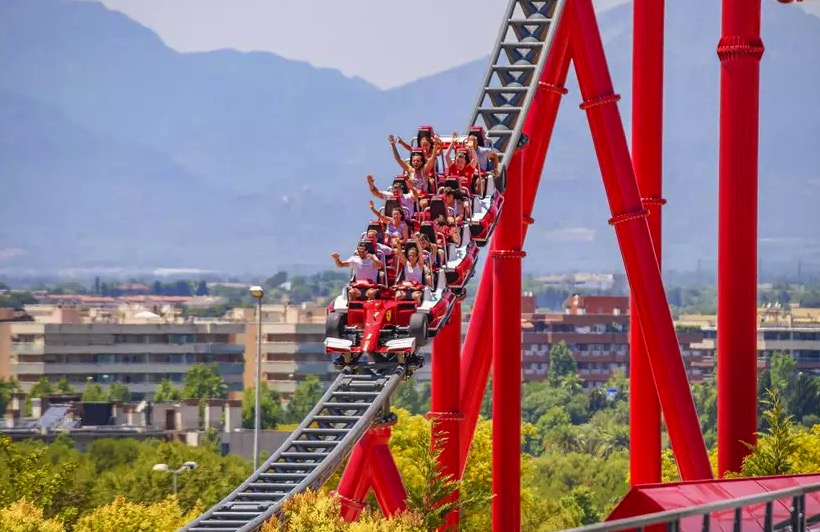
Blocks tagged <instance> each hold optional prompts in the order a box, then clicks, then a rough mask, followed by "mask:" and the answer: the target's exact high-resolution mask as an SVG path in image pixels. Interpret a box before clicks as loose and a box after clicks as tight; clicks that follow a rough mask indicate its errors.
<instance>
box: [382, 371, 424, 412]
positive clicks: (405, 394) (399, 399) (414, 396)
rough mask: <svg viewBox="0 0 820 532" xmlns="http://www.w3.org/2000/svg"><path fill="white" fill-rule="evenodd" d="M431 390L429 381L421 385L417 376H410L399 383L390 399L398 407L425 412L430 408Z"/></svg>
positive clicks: (409, 410)
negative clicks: (417, 380)
mask: <svg viewBox="0 0 820 532" xmlns="http://www.w3.org/2000/svg"><path fill="white" fill-rule="evenodd" d="M431 391H432V389H431V387H430V383H429V382H425V383H423V384H422V385H421V386H419V384H418V383H417V382H416V378H415V377H410V378H409V379H407V380H406V381H404V382H402V383H401V384H400V385H399V387H398V388H397V389H396V391H395V393H394V394H393V397H391V399H390V401H391V403H392V405H393V406H395V407H396V408H401V409H402V410H407V411H408V412H410V413H411V414H424V413H426V412H428V411H429V410H430V396H431Z"/></svg>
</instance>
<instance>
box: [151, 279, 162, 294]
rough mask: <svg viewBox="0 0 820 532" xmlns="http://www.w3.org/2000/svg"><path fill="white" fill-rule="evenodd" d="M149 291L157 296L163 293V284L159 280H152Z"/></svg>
mask: <svg viewBox="0 0 820 532" xmlns="http://www.w3.org/2000/svg"><path fill="white" fill-rule="evenodd" d="M151 293H152V294H154V295H157V296H161V295H163V294H164V293H165V290H164V286H163V285H162V283H161V282H159V281H154V283H153V284H152V285H151Z"/></svg>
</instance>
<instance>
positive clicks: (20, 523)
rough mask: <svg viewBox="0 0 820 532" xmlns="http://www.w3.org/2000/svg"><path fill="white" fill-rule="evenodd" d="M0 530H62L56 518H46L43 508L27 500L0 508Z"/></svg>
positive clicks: (53, 531) (47, 531)
mask: <svg viewBox="0 0 820 532" xmlns="http://www.w3.org/2000/svg"><path fill="white" fill-rule="evenodd" d="M0 530H5V531H7V532H64V531H65V527H64V526H63V524H62V523H61V522H60V521H58V520H56V519H46V518H45V517H44V516H43V509H42V508H38V507H37V506H34V505H33V504H31V503H30V502H27V501H17V502H15V503H12V504H11V505H10V506H8V507H6V508H0Z"/></svg>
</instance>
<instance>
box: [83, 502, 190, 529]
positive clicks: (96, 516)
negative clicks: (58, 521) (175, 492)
mask: <svg viewBox="0 0 820 532" xmlns="http://www.w3.org/2000/svg"><path fill="white" fill-rule="evenodd" d="M203 510H204V508H202V507H201V506H196V507H194V508H192V509H191V510H190V511H189V512H187V513H186V512H184V511H183V509H182V508H181V507H180V505H179V503H178V502H177V500H176V499H175V498H173V497H169V498H167V499H165V500H164V501H160V502H155V503H153V504H139V503H134V502H128V501H126V500H125V498H124V497H119V496H118V497H117V498H116V499H114V501H113V502H111V503H110V504H106V505H105V506H100V507H99V508H97V509H95V510H94V511H93V512H91V513H90V514H88V515H86V516H84V517H83V518H81V519H80V520H79V521H78V522H77V526H76V527H74V532H110V531H111V530H116V531H118V532H148V531H152V532H153V531H156V532H173V531H175V530H177V529H178V528H179V527H181V526H182V525H184V524H185V523H187V522H189V521H191V520H193V519H194V518H195V517H196V516H197V515H199V514H200V513H202V511H203Z"/></svg>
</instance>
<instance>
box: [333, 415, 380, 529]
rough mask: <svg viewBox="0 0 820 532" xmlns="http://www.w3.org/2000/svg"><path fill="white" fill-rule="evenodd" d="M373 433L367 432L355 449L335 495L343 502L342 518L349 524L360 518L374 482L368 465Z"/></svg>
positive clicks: (371, 431)
mask: <svg viewBox="0 0 820 532" xmlns="http://www.w3.org/2000/svg"><path fill="white" fill-rule="evenodd" d="M372 433H373V430H369V431H367V432H366V433H365V435H364V436H363V437H362V439H361V440H359V443H357V444H356V446H355V447H354V448H353V452H352V453H351V454H350V458H349V459H348V460H347V466H345V470H344V472H343V473H342V478H341V480H340V481H339V486H338V487H337V488H336V493H335V495H336V496H337V497H339V500H340V501H341V502H342V518H343V519H344V520H345V521H348V522H350V521H355V520H356V518H358V517H359V514H360V513H361V512H362V510H363V509H364V499H365V497H367V492H368V491H369V490H370V486H371V485H372V482H373V480H372V478H371V476H370V467H368V464H367V457H368V456H369V454H370V450H371V448H372V447H373V441H374V438H373V434H372Z"/></svg>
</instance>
